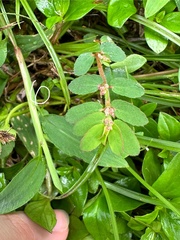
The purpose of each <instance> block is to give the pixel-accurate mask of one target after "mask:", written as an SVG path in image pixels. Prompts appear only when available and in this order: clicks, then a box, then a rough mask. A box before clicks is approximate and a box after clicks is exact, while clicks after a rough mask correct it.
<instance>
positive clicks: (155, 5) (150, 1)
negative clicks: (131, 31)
mask: <svg viewBox="0 0 180 240" xmlns="http://www.w3.org/2000/svg"><path fill="white" fill-rule="evenodd" d="M168 2H169V0H161V1H158V2H157V1H154V0H147V2H146V6H145V17H146V18H149V17H151V16H153V15H154V14H156V13H157V12H158V11H159V10H160V9H161V8H163V7H164V6H165V5H166V4H167V3H168Z"/></svg>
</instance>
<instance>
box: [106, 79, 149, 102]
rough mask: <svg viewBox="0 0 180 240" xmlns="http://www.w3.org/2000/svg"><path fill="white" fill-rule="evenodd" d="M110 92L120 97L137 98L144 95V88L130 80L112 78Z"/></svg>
mask: <svg viewBox="0 0 180 240" xmlns="http://www.w3.org/2000/svg"><path fill="white" fill-rule="evenodd" d="M110 84H111V87H112V91H113V92H114V93H117V94H119V95H121V96H125V97H129V98H138V97H141V96H142V95H143V94H144V88H143V87H142V86H141V85H140V84H139V83H138V82H137V81H136V80H135V79H131V78H114V79H112V80H111V82H110Z"/></svg>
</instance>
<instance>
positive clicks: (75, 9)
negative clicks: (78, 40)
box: [65, 0, 97, 21]
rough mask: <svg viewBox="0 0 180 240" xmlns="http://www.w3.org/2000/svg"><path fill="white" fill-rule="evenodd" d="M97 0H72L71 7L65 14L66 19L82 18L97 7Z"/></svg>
mask: <svg viewBox="0 0 180 240" xmlns="http://www.w3.org/2000/svg"><path fill="white" fill-rule="evenodd" d="M96 5H97V4H96V3H95V1H92V0H86V1H82V0H76V1H71V3H70V6H69V9H68V11H67V13H66V15H65V21H72V20H77V19H79V18H82V17H83V16H84V15H85V14H87V13H88V12H89V11H91V10H92V9H93V8H94V7H96Z"/></svg>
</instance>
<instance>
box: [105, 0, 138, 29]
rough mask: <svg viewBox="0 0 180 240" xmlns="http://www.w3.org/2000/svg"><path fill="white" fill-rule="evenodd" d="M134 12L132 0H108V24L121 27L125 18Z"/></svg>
mask: <svg viewBox="0 0 180 240" xmlns="http://www.w3.org/2000/svg"><path fill="white" fill-rule="evenodd" d="M135 13H136V8H135V6H134V1H133V0H121V1H119V0H110V1H109V4H108V9H107V20H108V23H109V25H111V26H113V27H118V28H121V27H122V26H123V24H124V23H125V22H126V21H127V19H128V18H129V17H130V16H132V15H133V14H135Z"/></svg>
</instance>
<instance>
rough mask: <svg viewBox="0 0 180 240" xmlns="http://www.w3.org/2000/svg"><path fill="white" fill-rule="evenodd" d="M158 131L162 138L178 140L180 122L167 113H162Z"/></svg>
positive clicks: (179, 136) (179, 137)
mask: <svg viewBox="0 0 180 240" xmlns="http://www.w3.org/2000/svg"><path fill="white" fill-rule="evenodd" d="M158 132H159V135H160V137H161V138H162V139H165V140H170V141H178V140H179V139H180V123H179V121H178V120H176V119H175V118H174V117H172V116H170V115H169V114H167V113H162V112H161V113H160V114H159V118H158Z"/></svg>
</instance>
